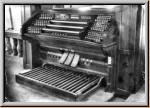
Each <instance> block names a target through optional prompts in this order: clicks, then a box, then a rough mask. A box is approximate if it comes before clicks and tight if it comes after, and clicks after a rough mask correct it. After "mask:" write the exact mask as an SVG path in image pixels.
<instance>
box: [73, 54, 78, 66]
mask: <svg viewBox="0 0 150 108" xmlns="http://www.w3.org/2000/svg"><path fill="white" fill-rule="evenodd" d="M79 59H80V55H78V54H75V56H74V58H73V61H72V63H71V66H72V67H76V66H77V65H78V62H79Z"/></svg>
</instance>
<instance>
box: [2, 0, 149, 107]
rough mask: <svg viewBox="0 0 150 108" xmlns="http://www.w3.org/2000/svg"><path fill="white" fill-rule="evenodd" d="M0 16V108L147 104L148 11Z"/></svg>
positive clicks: (128, 8) (92, 9) (11, 11)
mask: <svg viewBox="0 0 150 108" xmlns="http://www.w3.org/2000/svg"><path fill="white" fill-rule="evenodd" d="M3 9H4V10H3V12H4V13H3V15H4V17H3V23H4V27H3V29H4V28H5V30H4V33H3V38H4V39H3V40H4V43H3V44H4V46H3V51H4V58H3V59H4V69H3V76H4V77H3V81H4V82H3V84H4V86H3V87H4V88H3V89H4V90H3V95H4V97H3V98H4V102H3V104H6V103H8V104H9V103H16V102H17V103H24V102H27V103H28V102H29V103H34V105H32V106H39V105H38V103H43V104H42V105H43V106H44V105H46V104H45V103H48V106H51V105H52V106H55V105H56V106H58V103H61V104H62V106H63V104H64V105H66V104H69V103H74V104H73V105H74V106H76V105H80V104H76V103H81V106H82V105H83V106H90V104H91V105H93V106H94V105H98V106H101V105H103V106H104V104H102V103H105V105H106V106H107V105H108V104H109V105H111V106H113V105H114V103H122V104H123V105H124V106H126V105H130V104H128V103H132V104H133V106H134V105H135V106H136V105H138V104H142V103H145V102H147V98H146V97H147V96H148V94H147V93H146V89H148V88H147V87H148V86H149V85H148V84H147V83H148V79H147V77H148V75H149V74H148V71H147V70H146V68H145V66H146V65H147V64H146V59H145V57H146V56H145V55H146V50H147V47H148V46H147V40H148V36H147V34H146V29H147V27H146V17H147V16H146V14H147V13H146V5H145V4H136V5H135V4H121V5H120V4H117V5H115V4H100V3H98V4H96V3H94V4H92V3H91V4H89V3H88V4H80V3H79V4H67V3H66V4H64V3H63V4H52V3H49V4H39V3H38V4H32V3H31V4H30V3H27V4H17V3H16V4H11V3H8V4H7V3H6V4H5V5H3ZM145 76H146V77H145ZM51 103H52V104H51ZM122 104H118V105H120V106H122ZM26 105H28V104H24V105H22V104H20V106H26ZM69 105H70V104H69ZM115 105H116V104H115ZM2 106H3V105H2ZM6 106H7V104H6ZM29 106H31V105H29ZM70 106H71V105H70ZM116 106H117V105H116ZM139 106H140V105H139Z"/></svg>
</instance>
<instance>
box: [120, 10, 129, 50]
mask: <svg viewBox="0 0 150 108" xmlns="http://www.w3.org/2000/svg"><path fill="white" fill-rule="evenodd" d="M130 11H131V10H130V8H127V9H125V10H123V11H122V15H121V16H122V21H121V31H120V33H121V37H120V49H124V50H128V49H129V26H130Z"/></svg>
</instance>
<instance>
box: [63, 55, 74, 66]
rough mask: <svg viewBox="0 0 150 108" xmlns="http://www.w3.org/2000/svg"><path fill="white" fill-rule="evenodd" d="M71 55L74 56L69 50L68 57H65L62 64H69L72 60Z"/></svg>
mask: <svg viewBox="0 0 150 108" xmlns="http://www.w3.org/2000/svg"><path fill="white" fill-rule="evenodd" d="M73 57H74V52H70V53H69V55H68V58H67V60H66V61H65V63H64V64H65V65H70V64H71V62H72V59H73Z"/></svg>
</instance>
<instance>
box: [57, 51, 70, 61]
mask: <svg viewBox="0 0 150 108" xmlns="http://www.w3.org/2000/svg"><path fill="white" fill-rule="evenodd" d="M68 55H69V52H64V54H63V55H62V57H61V58H60V60H59V63H64V62H65V60H66V59H67V57H68Z"/></svg>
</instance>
